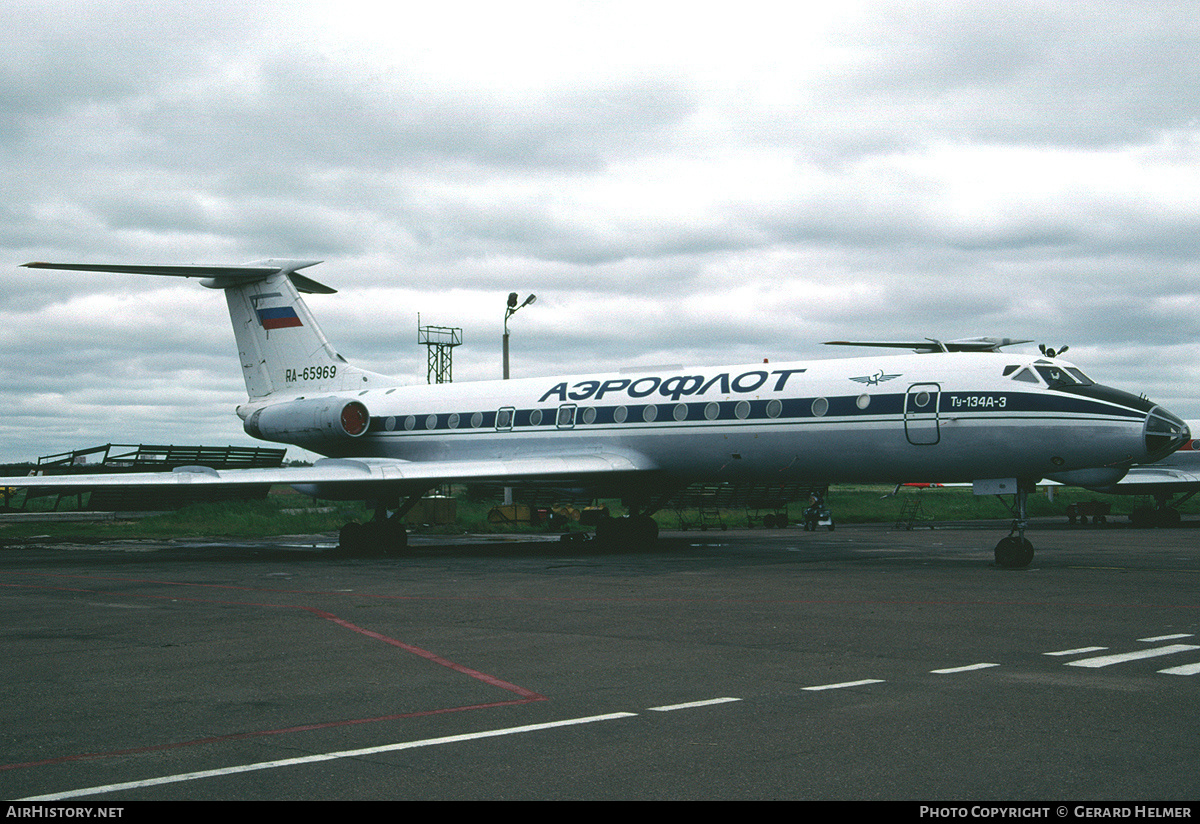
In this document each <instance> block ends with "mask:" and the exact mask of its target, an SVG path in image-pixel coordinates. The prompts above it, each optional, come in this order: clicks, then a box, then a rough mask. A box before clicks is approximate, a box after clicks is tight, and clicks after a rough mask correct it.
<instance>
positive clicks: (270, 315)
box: [254, 306, 304, 329]
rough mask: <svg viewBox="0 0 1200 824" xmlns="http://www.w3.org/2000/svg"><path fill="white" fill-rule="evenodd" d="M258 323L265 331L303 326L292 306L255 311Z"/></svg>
mask: <svg viewBox="0 0 1200 824" xmlns="http://www.w3.org/2000/svg"><path fill="white" fill-rule="evenodd" d="M254 311H255V312H257V313H258V322H259V323H261V324H262V328H263V329H286V328H288V327H289V326H303V325H304V324H303V323H301V322H300V318H299V316H298V315H297V314H296V310H295V309H293V308H292V307H290V306H280V307H278V308H275V309H255V310H254Z"/></svg>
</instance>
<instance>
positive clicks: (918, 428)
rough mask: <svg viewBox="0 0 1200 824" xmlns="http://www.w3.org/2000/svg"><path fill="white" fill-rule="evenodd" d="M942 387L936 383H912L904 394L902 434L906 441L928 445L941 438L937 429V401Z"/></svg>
mask: <svg viewBox="0 0 1200 824" xmlns="http://www.w3.org/2000/svg"><path fill="white" fill-rule="evenodd" d="M941 393H942V387H941V386H940V385H939V384H936V383H914V384H913V385H912V386H910V387H908V391H907V392H906V393H905V394H904V435H905V437H906V438H908V442H909V443H911V444H915V445H917V446H928V445H931V444H935V443H937V442H938V441H940V440H941V439H942V433H941V431H940V430H939V429H938V401H939V399H940V397H941Z"/></svg>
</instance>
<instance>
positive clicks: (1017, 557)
mask: <svg viewBox="0 0 1200 824" xmlns="http://www.w3.org/2000/svg"><path fill="white" fill-rule="evenodd" d="M1032 486H1033V485H1032V484H1027V483H1026V482H1024V481H1018V482H1017V491H1016V493H1015V494H1014V495H1013V498H1014V499H1015V500H1014V503H1015V507H1009V509H1010V510H1012V511H1013V514H1014V516H1015V517H1014V518H1013V523H1012V530H1011V531H1010V532H1009V534H1008V537H1007V538H1001V539H1000V543H998V544H996V566H998V567H1003V568H1005V569H1025V567H1027V566H1029V564H1030V563H1032V562H1033V544H1031V543H1030V542H1029V539H1028V538H1026V537H1025V529H1026V528H1027V527H1028V526H1029V515H1028V511H1027V504H1028V501H1029V492H1030V489H1031V488H1032ZM1001 500H1003V498H1001ZM1005 506H1008V503H1007V502H1005Z"/></svg>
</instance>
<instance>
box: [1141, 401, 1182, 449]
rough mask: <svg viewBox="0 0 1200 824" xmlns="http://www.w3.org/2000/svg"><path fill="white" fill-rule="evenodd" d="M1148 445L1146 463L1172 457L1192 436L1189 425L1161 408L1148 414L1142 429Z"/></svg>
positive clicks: (1154, 409) (1155, 408) (1157, 407)
mask: <svg viewBox="0 0 1200 824" xmlns="http://www.w3.org/2000/svg"><path fill="white" fill-rule="evenodd" d="M1142 435H1143V437H1144V439H1145V443H1146V462H1147V463H1154V462H1155V461H1160V460H1162V459H1163V458H1165V457H1167V456H1168V455H1170V454H1171V453H1172V452H1174V451H1175V450H1176V449H1178V448H1179V447H1181V446H1183V444H1184V443H1185V442H1187V440H1188V438H1190V437H1191V436H1192V434H1191V432H1190V431H1189V430H1188V425H1187V424H1186V423H1184V422H1183V420H1182V419H1180V418H1178V417H1176V416H1175V415H1173V414H1171V413H1170V412H1168V411H1167V410H1165V409H1163V408H1162V407H1161V406H1156V407H1154V408H1153V409H1151V410H1150V411H1149V412H1148V413H1146V424H1145V426H1144V427H1143V428H1142Z"/></svg>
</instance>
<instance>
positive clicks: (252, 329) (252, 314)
mask: <svg viewBox="0 0 1200 824" xmlns="http://www.w3.org/2000/svg"><path fill="white" fill-rule="evenodd" d="M319 262H320V261H315V260H262V261H256V262H254V263H249V264H246V265H244V266H199V265H184V266H146V265H132V264H87V263H26V264H25V266H26V267H28V268H31V269H70V270H77V271H85V272H124V273H130V274H139V275H169V276H174V277H199V278H204V280H203V281H201V283H202V284H203V285H204V286H207V287H209V288H212V289H224V290H225V300H226V302H227V303H228V305H229V318H230V320H231V321H232V323H233V334H234V337H235V338H236V340H237V347H238V354H239V356H240V359H241V363H242V376H243V377H244V378H245V380H246V394H247V395H248V396H249V397H250V400H252V401H253V400H259V399H261V398H266V397H268V396H270V395H274V394H277V393H278V394H283V395H300V394H303V395H311V394H313V393H317V392H336V391H344V390H351V389H367V388H372V387H378V386H397V385H399V381H397V380H396V379H394V378H389V377H387V376H385V375H378V374H376V373H374V372H368V371H366V370H365V369H359V368H358V367H355V366H351V365H350V364H349V363H348V362H347V361H346V359H345V358H343V357H342V356H341V355H339V354H338V353H337V351H336V350H334V348H333V347H332V346H331V345H330V343H329V341H328V340H327V339H326V337H325V335H324V333H323V332H322V331H321V328H320V327H319V326H318V325H317V322H316V321H315V320H314V319H313V316H312V313H311V312H309V310H308V307H307V306H306V305H305V303H304V300H303V299H302V298H301V297H300V292H308V293H315V294H332V293H334V292H335V291H336V290H334V289H331V288H329V287H328V286H325V285H323V284H320V283H317V282H316V281H315V280H311V279H309V278H307V277H304V276H303V275H299V274H297V273H296V270H297V269H303V268H305V267H308V266H313V265H315V264H317V263H319Z"/></svg>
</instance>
